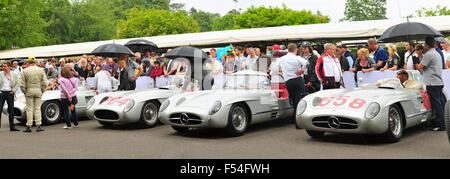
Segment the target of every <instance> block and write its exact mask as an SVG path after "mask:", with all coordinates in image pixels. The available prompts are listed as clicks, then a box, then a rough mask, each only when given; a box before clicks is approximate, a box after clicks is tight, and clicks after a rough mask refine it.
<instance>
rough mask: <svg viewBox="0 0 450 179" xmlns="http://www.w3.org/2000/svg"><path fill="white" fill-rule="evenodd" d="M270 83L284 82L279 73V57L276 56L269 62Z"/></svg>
mask: <svg viewBox="0 0 450 179" xmlns="http://www.w3.org/2000/svg"><path fill="white" fill-rule="evenodd" d="M270 76H271V77H272V78H271V80H270V82H271V83H284V79H283V77H282V76H281V74H280V59H279V58H276V59H274V60H272V63H270Z"/></svg>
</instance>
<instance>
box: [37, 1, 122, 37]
mask: <svg viewBox="0 0 450 179" xmlns="http://www.w3.org/2000/svg"><path fill="white" fill-rule="evenodd" d="M107 3H108V0H83V1H75V2H73V4H71V3H70V1H69V0H46V7H47V9H46V10H45V11H44V12H43V14H42V17H43V18H44V20H46V22H48V26H47V27H46V35H47V44H48V45H51V44H64V43H76V42H86V41H99V40H109V39H111V38H113V37H114V36H115V35H116V33H117V28H116V24H115V22H114V16H113V13H112V12H111V11H110V10H109V8H108V6H107Z"/></svg>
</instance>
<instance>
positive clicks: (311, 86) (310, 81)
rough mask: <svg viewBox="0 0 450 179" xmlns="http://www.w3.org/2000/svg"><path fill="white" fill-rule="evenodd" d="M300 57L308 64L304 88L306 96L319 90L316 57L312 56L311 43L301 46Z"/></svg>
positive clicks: (304, 43)
mask: <svg viewBox="0 0 450 179" xmlns="http://www.w3.org/2000/svg"><path fill="white" fill-rule="evenodd" d="M300 56H301V57H303V58H304V59H306V60H307V61H308V62H309V64H308V70H307V72H306V74H305V83H306V84H305V87H306V91H307V93H308V94H311V93H314V92H316V91H319V90H320V81H319V78H317V73H316V64H317V56H316V55H314V54H313V49H312V47H311V43H310V42H308V41H304V42H303V43H302V46H301V53H300Z"/></svg>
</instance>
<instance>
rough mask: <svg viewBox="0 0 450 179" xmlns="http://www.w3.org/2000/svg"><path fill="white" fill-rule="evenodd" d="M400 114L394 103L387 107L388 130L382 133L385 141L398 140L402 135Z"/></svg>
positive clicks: (392, 141)
mask: <svg viewBox="0 0 450 179" xmlns="http://www.w3.org/2000/svg"><path fill="white" fill-rule="evenodd" d="M403 125H404V124H403V121H402V114H401V113H400V110H399V108H398V107H397V106H396V105H393V106H391V107H389V115H388V131H387V132H386V133H384V134H383V135H382V138H383V140H384V141H386V142H390V143H394V142H398V141H400V138H401V137H402V135H403Z"/></svg>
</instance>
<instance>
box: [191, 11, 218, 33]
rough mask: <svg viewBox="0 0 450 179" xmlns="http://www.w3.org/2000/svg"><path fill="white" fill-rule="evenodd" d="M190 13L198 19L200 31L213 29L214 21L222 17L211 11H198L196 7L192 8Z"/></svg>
mask: <svg viewBox="0 0 450 179" xmlns="http://www.w3.org/2000/svg"><path fill="white" fill-rule="evenodd" d="M189 15H190V16H191V17H192V18H194V20H195V21H197V23H198V25H199V26H200V32H208V31H211V30H212V26H213V22H214V20H215V19H217V18H218V17H220V14H218V13H216V14H213V13H210V12H205V11H202V10H200V11H197V10H196V9H195V8H191V10H190V13H189Z"/></svg>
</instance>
